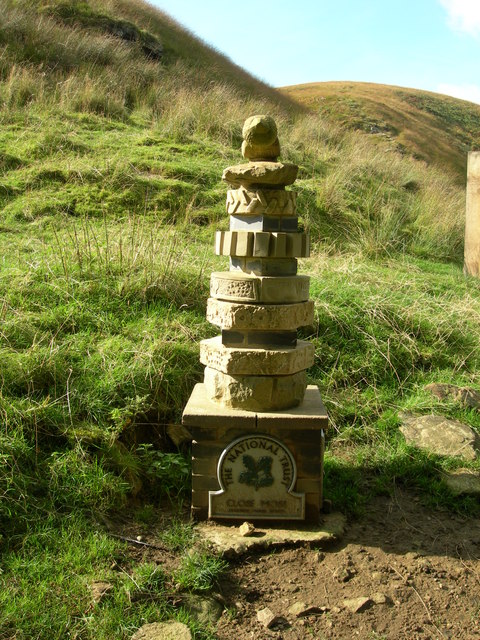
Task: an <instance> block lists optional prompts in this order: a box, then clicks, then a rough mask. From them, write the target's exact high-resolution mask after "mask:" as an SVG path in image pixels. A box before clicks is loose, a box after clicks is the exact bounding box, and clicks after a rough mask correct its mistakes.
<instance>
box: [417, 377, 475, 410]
mask: <svg viewBox="0 0 480 640" xmlns="http://www.w3.org/2000/svg"><path fill="white" fill-rule="evenodd" d="M425 390H426V391H430V393H432V394H433V395H434V396H435V397H436V398H438V399H439V400H453V401H455V402H460V403H461V404H463V405H464V406H465V407H468V408H470V409H477V411H480V391H477V389H472V388H471V387H457V385H455V384H447V383H443V382H433V383H432V384H427V385H426V386H425Z"/></svg>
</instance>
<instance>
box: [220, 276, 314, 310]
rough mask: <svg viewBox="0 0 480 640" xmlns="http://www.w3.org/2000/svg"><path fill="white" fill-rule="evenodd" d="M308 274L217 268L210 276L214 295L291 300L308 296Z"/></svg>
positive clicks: (238, 299) (234, 299)
mask: <svg viewBox="0 0 480 640" xmlns="http://www.w3.org/2000/svg"><path fill="white" fill-rule="evenodd" d="M309 284H310V278H309V277H308V276H277V277H275V276H250V275H246V274H243V273H241V272H236V271H232V272H230V271H217V272H215V273H212V276H211V279H210V295H211V296H212V298H217V299H219V300H227V301H228V300H231V301H232V302H259V303H266V304H288V303H294V302H305V301H307V300H308V288H309Z"/></svg>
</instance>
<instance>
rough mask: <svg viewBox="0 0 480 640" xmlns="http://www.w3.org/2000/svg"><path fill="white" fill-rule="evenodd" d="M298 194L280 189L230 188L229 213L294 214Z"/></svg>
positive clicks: (228, 192)
mask: <svg viewBox="0 0 480 640" xmlns="http://www.w3.org/2000/svg"><path fill="white" fill-rule="evenodd" d="M296 201H297V194H296V193H295V192H294V191H283V190H279V189H269V190H267V189H258V190H256V191H247V189H244V188H243V187H241V188H240V189H229V190H228V191H227V213H229V214H230V215H235V214H237V215H240V214H243V215H248V214H251V215H272V216H273V215H275V216H294V215H295V212H296Z"/></svg>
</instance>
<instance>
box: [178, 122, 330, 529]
mask: <svg viewBox="0 0 480 640" xmlns="http://www.w3.org/2000/svg"><path fill="white" fill-rule="evenodd" d="M243 137H244V141H243V145H242V153H243V156H244V158H245V159H246V160H247V161H248V162H247V163H245V164H240V165H237V166H234V167H229V168H228V169H225V171H224V173H223V179H224V180H226V182H228V183H229V185H230V187H231V188H230V190H229V191H228V194H227V213H228V214H229V215H230V230H229V231H219V232H217V237H216V252H217V254H218V255H221V256H228V257H229V258H230V270H229V271H225V272H220V273H213V274H212V277H211V294H210V295H211V297H210V298H209V300H208V305H207V319H208V320H209V321H210V322H211V323H212V324H214V325H216V326H218V327H219V328H220V329H221V335H219V336H217V337H216V338H211V339H209V340H203V341H202V342H201V343H200V360H201V362H202V363H203V364H204V365H205V379H204V382H203V383H201V384H197V385H196V386H195V388H194V389H193V391H192V395H191V396H190V399H189V401H188V403H187V405H186V407H185V410H184V412H183V424H184V425H185V426H187V427H188V429H189V431H190V433H191V435H192V516H193V517H194V518H195V519H197V520H205V519H207V518H209V519H213V520H216V519H226V520H240V519H243V520H248V521H255V522H257V521H264V520H268V521H279V522H283V521H284V520H301V521H304V522H312V523H318V522H319V519H320V517H321V509H322V500H323V498H322V486H323V485H322V480H323V457H324V444H325V435H324V431H325V429H326V428H327V426H328V417H327V414H326V411H325V407H324V406H323V404H322V400H321V397H320V392H319V390H318V388H317V387H316V386H314V385H310V386H308V387H307V383H306V369H307V368H308V367H309V366H310V365H311V364H312V363H313V356H314V348H313V345H312V344H310V343H308V342H305V341H302V340H298V339H297V329H298V327H301V326H305V325H311V324H312V322H313V303H312V302H310V301H309V300H308V289H309V278H308V276H303V275H297V259H298V258H300V257H307V256H308V255H309V238H308V235H307V234H305V233H303V232H301V231H299V230H298V218H297V215H296V202H295V193H294V192H293V191H289V190H287V189H286V187H288V186H290V185H292V184H293V183H294V182H295V179H296V177H297V172H298V167H297V166H296V165H294V164H288V163H282V162H278V156H279V154H280V144H279V142H278V137H277V127H276V125H275V122H274V120H273V119H272V118H270V117H269V116H253V117H252V118H249V119H248V120H247V121H246V122H245V125H244V127H243Z"/></svg>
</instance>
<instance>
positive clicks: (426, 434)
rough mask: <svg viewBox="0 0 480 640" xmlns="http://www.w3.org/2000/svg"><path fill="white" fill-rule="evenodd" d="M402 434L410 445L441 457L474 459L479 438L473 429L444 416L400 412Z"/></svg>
mask: <svg viewBox="0 0 480 640" xmlns="http://www.w3.org/2000/svg"><path fill="white" fill-rule="evenodd" d="M399 418H400V419H401V421H402V426H401V427H400V431H401V432H402V434H403V436H404V437H405V440H406V441H407V443H408V444H412V445H414V446H416V447H419V448H420V449H426V450H427V451H431V452H432V453H436V454H437V455H442V456H459V457H461V458H464V459H465V460H475V458H476V456H477V451H476V448H475V444H476V435H475V432H474V431H473V429H472V428H471V427H469V426H468V425H466V424H463V423H462V422H459V421H458V420H450V419H449V418H446V417H445V416H435V415H426V416H415V415H413V414H412V413H400V414H399Z"/></svg>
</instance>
